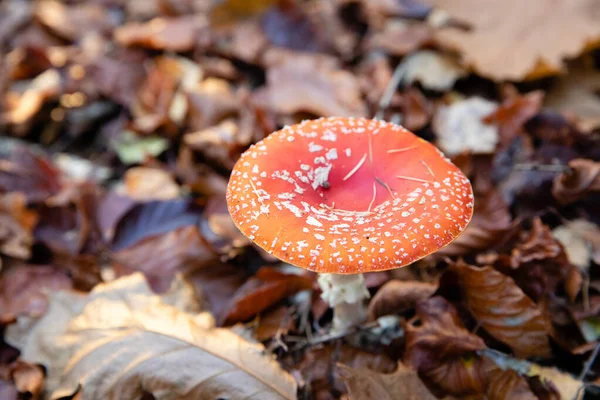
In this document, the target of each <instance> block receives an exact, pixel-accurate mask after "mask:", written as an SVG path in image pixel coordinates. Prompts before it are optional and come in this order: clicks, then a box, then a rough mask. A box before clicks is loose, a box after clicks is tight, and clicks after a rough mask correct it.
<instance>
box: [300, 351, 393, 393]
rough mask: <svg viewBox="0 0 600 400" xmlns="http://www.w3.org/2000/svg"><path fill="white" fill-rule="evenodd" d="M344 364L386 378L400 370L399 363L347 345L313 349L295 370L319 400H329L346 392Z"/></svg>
mask: <svg viewBox="0 0 600 400" xmlns="http://www.w3.org/2000/svg"><path fill="white" fill-rule="evenodd" d="M340 364H342V365H344V366H346V367H350V368H354V369H360V370H369V371H373V372H376V373H384V374H389V373H392V372H394V371H395V370H396V369H397V362H396V361H393V360H392V359H390V358H389V357H388V356H387V355H385V354H381V353H380V354H374V353H369V352H366V351H363V350H359V349H356V348H354V347H350V346H348V345H347V344H341V345H340V346H335V347H334V346H331V345H327V346H325V347H321V348H313V349H310V350H309V351H307V352H306V353H305V355H304V357H303V359H302V360H301V361H300V362H299V363H298V362H297V361H294V369H295V370H297V371H298V374H299V375H300V376H302V378H303V380H305V381H306V382H307V383H308V384H309V385H310V387H311V390H312V392H313V393H315V395H316V398H324V399H327V398H332V397H331V396H332V392H336V391H337V393H344V392H345V391H346V384H345V383H344V379H343V378H342V375H341V374H342V372H341V371H340V368H339V365H340ZM321 396H322V397H321ZM327 396H329V397H327Z"/></svg>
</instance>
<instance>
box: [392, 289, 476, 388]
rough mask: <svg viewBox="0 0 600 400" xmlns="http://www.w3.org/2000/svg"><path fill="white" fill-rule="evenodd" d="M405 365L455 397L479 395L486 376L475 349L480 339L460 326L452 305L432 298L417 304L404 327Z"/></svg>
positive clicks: (441, 298) (460, 323)
mask: <svg viewBox="0 0 600 400" xmlns="http://www.w3.org/2000/svg"><path fill="white" fill-rule="evenodd" d="M405 338H406V350H405V353H404V363H405V364H406V365H408V366H409V367H411V368H414V369H416V370H417V371H418V372H419V373H421V374H423V376H425V377H427V378H428V379H431V380H432V381H433V382H435V383H436V384H437V385H438V386H440V387H443V388H444V389H445V390H448V391H449V392H450V393H454V394H461V395H462V394H473V393H482V392H483V390H484V388H485V373H484V371H483V368H482V360H481V359H479V358H474V356H473V353H474V352H475V351H476V350H480V349H483V348H485V347H486V346H485V343H484V341H483V339H481V338H480V337H479V336H477V335H475V334H473V333H471V332H469V331H468V330H466V329H465V328H464V326H463V323H462V322H461V320H460V319H459V317H458V314H457V311H456V309H455V308H454V306H453V305H452V304H450V303H448V302H447V301H446V300H445V299H444V298H443V297H440V296H435V297H432V298H430V299H428V300H423V301H420V302H418V303H417V306H416V315H415V317H414V318H413V319H411V320H410V321H408V322H407V324H406V326H405Z"/></svg>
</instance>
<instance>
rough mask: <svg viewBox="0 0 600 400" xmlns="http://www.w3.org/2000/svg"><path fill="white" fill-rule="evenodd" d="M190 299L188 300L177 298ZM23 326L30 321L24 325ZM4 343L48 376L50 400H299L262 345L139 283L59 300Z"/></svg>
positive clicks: (122, 282)
mask: <svg viewBox="0 0 600 400" xmlns="http://www.w3.org/2000/svg"><path fill="white" fill-rule="evenodd" d="M179 296H185V293H181V294H179ZM19 322H24V321H19ZM7 340H8V341H9V342H11V343H12V344H15V345H18V346H19V348H20V349H21V350H22V358H23V359H24V360H25V361H29V362H36V363H40V364H43V365H44V366H45V367H46V368H47V371H48V377H47V383H46V387H47V391H48V394H49V398H51V399H57V398H60V397H62V396H70V395H73V393H74V392H76V391H77V388H78V386H80V394H79V396H80V397H79V398H80V399H81V400H85V399H122V398H127V399H131V398H141V397H142V394H143V393H144V392H146V393H150V394H151V395H153V396H154V398H155V399H159V400H160V399H197V398H211V399H216V398H227V399H231V400H234V399H236V400H237V399H245V398H248V397H251V396H257V398H258V396H259V397H260V398H261V399H295V398H296V384H295V382H294V380H293V378H292V377H291V376H290V375H289V374H287V373H286V372H284V371H283V370H282V369H281V368H280V367H279V365H278V363H277V362H276V361H275V360H274V359H273V358H272V357H271V356H269V355H268V353H266V351H265V348H264V347H263V346H262V345H260V344H254V343H250V342H247V341H245V340H244V339H242V338H241V337H240V336H237V335H236V334H234V333H233V332H231V331H229V330H227V329H218V328H214V320H213V318H212V316H210V314H208V313H201V314H190V313H187V312H185V311H181V310H179V309H177V308H176V307H174V306H170V305H168V304H166V303H165V302H164V301H163V299H161V297H159V296H157V295H154V294H153V293H152V292H151V290H150V288H149V287H148V285H147V283H146V281H145V280H144V278H143V276H142V275H141V274H134V275H131V276H128V277H126V278H122V279H119V280H116V281H113V282H111V283H108V284H100V285H98V286H96V287H95V288H94V290H93V291H92V292H91V293H90V294H89V295H82V294H79V293H75V292H58V293H55V294H53V295H52V297H51V299H50V306H49V310H48V313H47V314H46V315H45V316H44V317H42V318H41V319H39V320H37V321H35V322H34V323H33V327H31V328H30V329H29V330H27V331H25V332H22V331H21V329H19V327H18V326H11V327H9V329H8V332H7Z"/></svg>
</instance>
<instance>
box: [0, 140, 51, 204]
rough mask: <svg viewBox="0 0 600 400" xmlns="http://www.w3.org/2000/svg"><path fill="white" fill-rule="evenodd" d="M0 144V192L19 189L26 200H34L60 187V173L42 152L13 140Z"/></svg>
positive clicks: (40, 198) (29, 201) (47, 195)
mask: <svg viewBox="0 0 600 400" xmlns="http://www.w3.org/2000/svg"><path fill="white" fill-rule="evenodd" d="M0 144H1V146H0V193H6V192H22V193H23V194H25V197H26V199H27V203H38V202H42V201H44V200H46V199H47V198H49V197H51V196H53V195H55V194H57V193H58V192H59V191H60V190H61V188H62V182H61V178H62V176H61V173H60V171H59V170H58V168H56V166H55V165H54V164H53V163H52V162H51V161H50V160H48V159H47V158H46V157H45V156H44V155H42V154H39V153H38V152H35V151H33V150H31V149H30V148H28V147H27V146H26V145H24V144H21V143H17V142H8V143H7V142H5V141H4V140H2V139H0Z"/></svg>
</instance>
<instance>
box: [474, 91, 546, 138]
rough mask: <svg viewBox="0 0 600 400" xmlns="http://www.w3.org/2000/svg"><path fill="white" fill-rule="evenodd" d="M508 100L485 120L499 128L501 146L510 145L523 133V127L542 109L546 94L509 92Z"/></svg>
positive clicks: (540, 92) (539, 92)
mask: <svg viewBox="0 0 600 400" xmlns="http://www.w3.org/2000/svg"><path fill="white" fill-rule="evenodd" d="M507 92H508V93H507V94H508V96H507V98H506V99H505V100H504V101H503V102H502V104H500V106H499V107H498V109H496V110H495V111H494V112H493V113H491V114H490V115H488V116H487V117H485V118H484V119H483V121H484V122H485V123H488V124H495V125H496V126H498V134H499V136H500V145H501V146H506V145H508V144H509V143H510V142H511V141H512V140H513V139H514V138H515V137H516V136H517V135H519V134H521V133H522V131H523V126H524V125H525V123H526V122H527V121H529V120H530V119H531V118H532V117H534V116H535V115H537V113H538V112H539V111H540V110H541V108H542V101H543V100H544V92H543V91H541V90H536V91H533V92H530V93H527V94H524V95H520V94H519V93H518V92H517V91H516V89H514V88H512V87H510V88H509V89H508V90H507Z"/></svg>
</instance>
